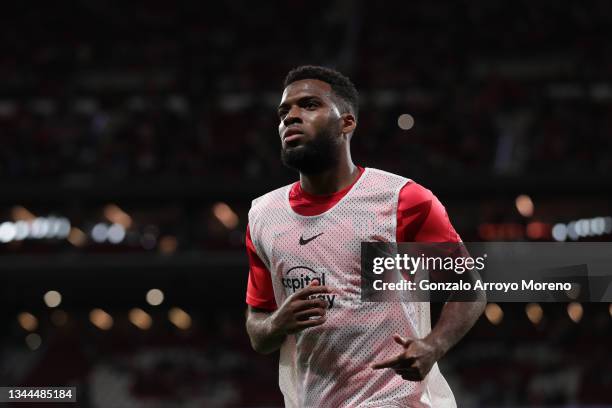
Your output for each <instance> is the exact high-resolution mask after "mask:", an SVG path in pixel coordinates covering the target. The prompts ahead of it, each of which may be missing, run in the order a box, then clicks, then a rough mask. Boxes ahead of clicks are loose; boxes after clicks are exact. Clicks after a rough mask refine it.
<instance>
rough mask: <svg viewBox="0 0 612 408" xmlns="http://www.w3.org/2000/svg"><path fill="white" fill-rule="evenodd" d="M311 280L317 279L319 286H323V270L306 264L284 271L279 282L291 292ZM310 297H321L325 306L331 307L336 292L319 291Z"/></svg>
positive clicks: (309, 282) (301, 287)
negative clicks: (319, 270) (320, 270)
mask: <svg viewBox="0 0 612 408" xmlns="http://www.w3.org/2000/svg"><path fill="white" fill-rule="evenodd" d="M313 280H318V281H319V284H320V285H321V286H325V272H317V271H315V270H314V269H312V268H309V267H307V266H294V267H293V268H291V269H289V270H288V271H287V272H285V276H284V277H283V278H281V283H282V285H283V287H285V288H286V289H289V290H290V291H291V293H295V292H297V291H298V290H301V289H304V288H305V287H306V286H308V285H310V284H311V283H312V281H313ZM310 299H323V300H325V301H326V302H327V308H328V309H331V308H332V307H334V301H335V300H336V294H334V293H321V294H319V295H314V296H311V297H310Z"/></svg>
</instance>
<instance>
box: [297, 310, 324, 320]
mask: <svg viewBox="0 0 612 408" xmlns="http://www.w3.org/2000/svg"><path fill="white" fill-rule="evenodd" d="M316 316H319V317H323V316H325V309H320V308H317V309H307V310H302V311H301V312H298V313H296V314H295V320H307V319H310V318H311V317H316Z"/></svg>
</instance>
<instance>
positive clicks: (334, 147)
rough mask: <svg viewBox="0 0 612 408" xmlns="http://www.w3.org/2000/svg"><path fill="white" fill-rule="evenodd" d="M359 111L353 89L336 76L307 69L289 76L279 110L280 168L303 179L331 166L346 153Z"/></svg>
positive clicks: (295, 70)
mask: <svg viewBox="0 0 612 408" xmlns="http://www.w3.org/2000/svg"><path fill="white" fill-rule="evenodd" d="M358 110H359V95H358V93H357V90H356V89H355V86H354V85H353V84H352V83H351V81H350V80H349V79H348V78H347V77H345V76H344V75H342V74H341V73H339V72H338V71H335V70H333V69H330V68H325V67H318V66H311V65H306V66H301V67H298V68H295V69H293V70H292V71H290V72H289V74H287V77H286V78H285V90H284V92H283V96H282V100H281V103H280V105H279V107H278V116H279V119H280V123H279V126H278V131H279V134H280V137H281V145H282V147H281V159H282V161H283V163H284V164H285V165H286V166H288V167H290V168H293V169H296V170H298V171H300V172H302V173H305V174H316V173H320V172H322V171H324V170H327V169H329V168H331V167H333V166H334V165H335V164H337V163H338V161H339V160H340V158H341V157H340V155H341V154H343V151H346V152H348V144H349V140H350V137H351V135H352V133H353V131H354V130H355V127H356V126H357V114H358Z"/></svg>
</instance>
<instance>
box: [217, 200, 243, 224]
mask: <svg viewBox="0 0 612 408" xmlns="http://www.w3.org/2000/svg"><path fill="white" fill-rule="evenodd" d="M213 214H214V215H215V217H216V218H217V219H218V220H219V221H220V222H221V224H223V225H224V226H225V228H227V229H234V228H236V227H237V226H238V222H239V219H238V215H237V214H236V213H235V212H234V210H232V209H231V207H230V206H229V205H227V204H225V203H223V202H219V203H216V204H215V205H214V206H213Z"/></svg>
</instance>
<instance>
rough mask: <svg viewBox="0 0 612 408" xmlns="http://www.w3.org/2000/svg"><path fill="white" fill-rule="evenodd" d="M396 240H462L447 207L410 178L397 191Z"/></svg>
mask: <svg viewBox="0 0 612 408" xmlns="http://www.w3.org/2000/svg"><path fill="white" fill-rule="evenodd" d="M397 242H461V238H460V237H459V234H457V232H456V231H455V229H454V228H453V226H452V225H451V222H450V220H449V219H448V214H447V213H446V208H444V206H443V205H442V203H441V202H440V200H438V198H437V197H436V196H435V195H433V193H432V192H431V191H429V190H428V189H426V188H425V187H423V186H421V185H420V184H418V183H415V182H412V181H409V182H408V183H406V185H405V186H404V187H402V189H401V190H400V194H399V202H398V206H397Z"/></svg>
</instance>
